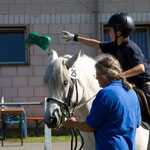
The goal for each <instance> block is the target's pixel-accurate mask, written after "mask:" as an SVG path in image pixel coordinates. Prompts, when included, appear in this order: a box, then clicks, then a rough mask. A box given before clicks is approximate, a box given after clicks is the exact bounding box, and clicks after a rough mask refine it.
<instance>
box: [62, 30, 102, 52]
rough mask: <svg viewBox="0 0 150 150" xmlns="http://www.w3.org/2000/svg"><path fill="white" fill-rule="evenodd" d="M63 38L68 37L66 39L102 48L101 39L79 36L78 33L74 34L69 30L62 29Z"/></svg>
mask: <svg viewBox="0 0 150 150" xmlns="http://www.w3.org/2000/svg"><path fill="white" fill-rule="evenodd" d="M62 38H64V39H66V41H70V40H72V41H76V42H80V43H82V44H84V45H87V46H90V47H93V48H96V49H100V47H99V43H100V41H97V40H94V39H90V38H84V37H81V36H78V35H77V34H72V33H70V32H68V31H62Z"/></svg>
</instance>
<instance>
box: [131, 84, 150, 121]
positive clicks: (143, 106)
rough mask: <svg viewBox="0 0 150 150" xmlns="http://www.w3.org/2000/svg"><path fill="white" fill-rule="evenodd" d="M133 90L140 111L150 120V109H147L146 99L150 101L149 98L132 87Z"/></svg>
mask: <svg viewBox="0 0 150 150" xmlns="http://www.w3.org/2000/svg"><path fill="white" fill-rule="evenodd" d="M133 89H134V90H135V92H136V94H137V96H138V98H139V102H140V106H141V110H142V111H143V112H144V113H145V114H146V115H147V117H148V118H149V119H150V108H149V105H148V99H147V97H149V99H150V96H149V95H147V94H145V93H144V92H143V91H142V90H140V89H138V88H137V87H134V88H133ZM146 96H147V97H146Z"/></svg>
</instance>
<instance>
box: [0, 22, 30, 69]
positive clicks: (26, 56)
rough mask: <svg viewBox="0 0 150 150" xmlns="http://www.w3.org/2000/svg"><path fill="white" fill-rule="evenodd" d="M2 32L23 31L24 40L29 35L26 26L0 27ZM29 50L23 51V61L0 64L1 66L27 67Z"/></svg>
mask: <svg viewBox="0 0 150 150" xmlns="http://www.w3.org/2000/svg"><path fill="white" fill-rule="evenodd" d="M2 30H12V31H13V30H14V31H17V30H22V31H24V39H26V38H27V35H28V33H29V26H28V25H0V31H2ZM29 56H30V55H29V49H27V50H25V61H22V62H11V61H7V62H0V65H1V66H20V65H29V60H30V58H29Z"/></svg>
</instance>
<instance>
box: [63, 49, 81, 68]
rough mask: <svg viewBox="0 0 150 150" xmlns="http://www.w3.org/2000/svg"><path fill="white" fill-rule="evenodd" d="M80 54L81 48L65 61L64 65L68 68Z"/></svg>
mask: <svg viewBox="0 0 150 150" xmlns="http://www.w3.org/2000/svg"><path fill="white" fill-rule="evenodd" d="M80 55H81V50H80V51H79V52H78V53H77V54H75V55H74V56H72V57H71V58H70V59H69V60H68V61H67V62H66V67H67V68H68V69H69V68H71V67H72V66H73V64H74V63H75V62H76V61H77V59H78V58H79V57H80Z"/></svg>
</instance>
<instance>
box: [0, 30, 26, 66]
mask: <svg viewBox="0 0 150 150" xmlns="http://www.w3.org/2000/svg"><path fill="white" fill-rule="evenodd" d="M25 35H26V27H0V64H1V65H10V64H12V65H13V64H14V65H17V64H27V50H25V49H24V41H25Z"/></svg>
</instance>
